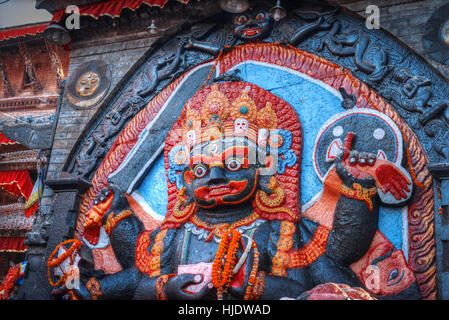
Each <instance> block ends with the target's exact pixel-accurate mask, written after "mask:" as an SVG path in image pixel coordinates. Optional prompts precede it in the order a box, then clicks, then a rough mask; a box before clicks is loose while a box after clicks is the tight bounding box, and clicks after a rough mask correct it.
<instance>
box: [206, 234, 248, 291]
mask: <svg viewBox="0 0 449 320" xmlns="http://www.w3.org/2000/svg"><path fill="white" fill-rule="evenodd" d="M241 237H242V235H241V234H240V232H238V231H237V230H233V229H231V230H228V231H226V233H224V234H223V236H222V237H221V241H220V244H219V246H218V251H217V254H216V256H215V259H214V262H213V264H212V283H213V285H214V287H215V288H217V298H218V300H223V293H225V292H226V290H227V287H228V286H229V284H230V283H231V281H232V277H233V276H234V267H235V265H236V264H237V250H238V248H239V242H240V239H241Z"/></svg>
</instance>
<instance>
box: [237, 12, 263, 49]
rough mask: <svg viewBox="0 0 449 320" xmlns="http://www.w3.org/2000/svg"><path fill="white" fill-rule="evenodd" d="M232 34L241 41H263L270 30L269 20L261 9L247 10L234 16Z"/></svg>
mask: <svg viewBox="0 0 449 320" xmlns="http://www.w3.org/2000/svg"><path fill="white" fill-rule="evenodd" d="M233 26H234V34H235V36H236V37H237V38H239V39H241V40H245V41H246V40H254V39H263V38H264V37H266V36H267V35H268V34H269V32H270V30H271V18H270V15H269V14H268V12H266V11H265V10H263V9H253V10H248V11H246V12H244V13H240V14H237V15H235V16H234V25H233Z"/></svg>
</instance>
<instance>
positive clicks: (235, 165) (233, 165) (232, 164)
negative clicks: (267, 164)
mask: <svg viewBox="0 0 449 320" xmlns="http://www.w3.org/2000/svg"><path fill="white" fill-rule="evenodd" d="M241 167H242V163H241V162H240V161H239V160H238V159H236V158H232V159H230V160H228V161H227V162H226V168H228V170H230V171H237V170H239V169H240V168H241Z"/></svg>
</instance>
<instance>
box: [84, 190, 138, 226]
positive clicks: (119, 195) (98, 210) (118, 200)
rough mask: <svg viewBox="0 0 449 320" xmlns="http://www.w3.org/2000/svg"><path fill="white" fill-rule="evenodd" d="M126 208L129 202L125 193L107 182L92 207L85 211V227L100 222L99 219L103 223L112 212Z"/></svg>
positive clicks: (118, 211)
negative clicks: (106, 185) (107, 184)
mask: <svg viewBox="0 0 449 320" xmlns="http://www.w3.org/2000/svg"><path fill="white" fill-rule="evenodd" d="M126 209H129V202H128V199H127V198H126V196H125V194H124V193H123V192H122V191H121V190H120V189H119V188H118V187H116V186H114V185H113V184H109V186H108V187H107V188H106V187H105V188H103V189H102V190H101V192H100V193H99V194H98V195H97V197H96V198H95V199H94V206H93V208H92V209H91V210H89V211H88V212H87V213H86V221H85V227H88V226H90V225H95V224H100V220H103V221H102V224H104V223H105V222H106V220H107V218H108V216H109V215H110V214H111V213H112V212H115V213H116V214H117V213H120V212H122V211H124V210H126Z"/></svg>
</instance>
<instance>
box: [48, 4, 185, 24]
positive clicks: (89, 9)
mask: <svg viewBox="0 0 449 320" xmlns="http://www.w3.org/2000/svg"><path fill="white" fill-rule="evenodd" d="M177 1H178V2H182V3H185V4H187V3H189V1H190V0H177ZM167 2H168V0H109V1H104V2H100V3H94V4H88V5H84V6H80V7H79V9H80V15H81V16H90V17H92V18H95V19H98V18H100V17H101V16H109V17H112V18H117V17H119V16H120V14H121V12H122V10H123V9H125V8H127V9H130V10H133V11H134V10H137V9H138V8H139V7H140V6H141V5H143V4H145V5H147V6H152V7H160V8H163V7H164V6H165V5H166V3H167ZM64 15H66V12H65V10H59V11H56V12H55V13H54V14H53V20H52V22H59V21H61V20H62V18H63V17H64Z"/></svg>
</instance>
